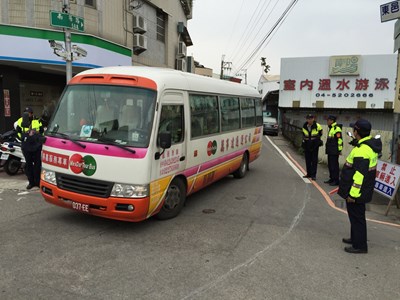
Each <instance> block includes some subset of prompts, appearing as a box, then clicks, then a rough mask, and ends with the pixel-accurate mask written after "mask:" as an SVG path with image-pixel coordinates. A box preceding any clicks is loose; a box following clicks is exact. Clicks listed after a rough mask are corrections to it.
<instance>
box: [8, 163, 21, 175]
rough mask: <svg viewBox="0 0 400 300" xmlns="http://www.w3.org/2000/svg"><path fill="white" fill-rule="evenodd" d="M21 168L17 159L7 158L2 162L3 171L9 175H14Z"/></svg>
mask: <svg viewBox="0 0 400 300" xmlns="http://www.w3.org/2000/svg"><path fill="white" fill-rule="evenodd" d="M20 168H21V161H20V160H18V159H9V160H7V161H6V163H5V164H4V171H6V173H7V174H8V175H10V176H13V175H16V174H17V173H18V170H19V169H20Z"/></svg>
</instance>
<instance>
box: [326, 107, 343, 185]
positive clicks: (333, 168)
mask: <svg viewBox="0 0 400 300" xmlns="http://www.w3.org/2000/svg"><path fill="white" fill-rule="evenodd" d="M326 122H327V124H328V129H329V130H328V138H327V139H326V144H325V153H326V154H327V155H328V169H329V179H328V180H326V181H324V182H325V183H328V184H329V185H331V186H335V185H339V155H340V154H342V149H343V139H342V128H340V126H339V125H338V124H337V123H336V116H334V115H329V116H328V119H327V121H326Z"/></svg>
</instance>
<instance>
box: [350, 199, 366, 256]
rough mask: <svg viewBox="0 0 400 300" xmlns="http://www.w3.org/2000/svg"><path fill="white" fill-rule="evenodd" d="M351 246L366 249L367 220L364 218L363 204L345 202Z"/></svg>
mask: <svg viewBox="0 0 400 300" xmlns="http://www.w3.org/2000/svg"><path fill="white" fill-rule="evenodd" d="M347 213H348V215H349V220H350V225H351V230H350V235H351V241H352V243H353V248H356V249H368V245H367V221H366V220H365V204H364V203H361V204H356V203H347Z"/></svg>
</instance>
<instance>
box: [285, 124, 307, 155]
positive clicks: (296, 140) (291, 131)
mask: <svg viewBox="0 0 400 300" xmlns="http://www.w3.org/2000/svg"><path fill="white" fill-rule="evenodd" d="M282 135H283V136H284V137H285V138H287V139H288V140H289V141H290V142H291V143H292V144H293V146H295V147H296V148H298V149H301V143H302V141H303V132H302V128H301V127H299V126H296V125H292V124H290V123H287V122H283V123H282Z"/></svg>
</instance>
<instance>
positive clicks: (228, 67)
mask: <svg viewBox="0 0 400 300" xmlns="http://www.w3.org/2000/svg"><path fill="white" fill-rule="evenodd" d="M224 59H225V54H223V55H222V58H221V76H220V79H224V70H229V71H230V70H231V69H232V68H231V65H232V62H229V61H224Z"/></svg>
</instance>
